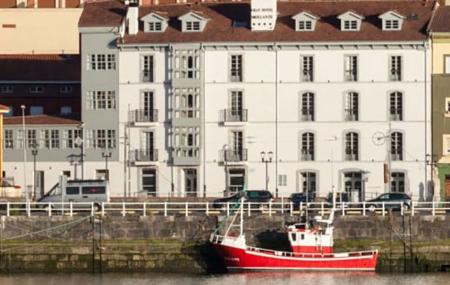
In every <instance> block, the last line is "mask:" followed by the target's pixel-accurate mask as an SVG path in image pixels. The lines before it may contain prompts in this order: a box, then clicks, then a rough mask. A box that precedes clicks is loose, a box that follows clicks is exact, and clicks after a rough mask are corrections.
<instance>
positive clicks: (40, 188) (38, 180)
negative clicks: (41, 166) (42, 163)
mask: <svg viewBox="0 0 450 285" xmlns="http://www.w3.org/2000/svg"><path fill="white" fill-rule="evenodd" d="M34 179H35V180H34V185H36V196H37V197H35V198H36V199H39V198H41V197H42V196H44V194H45V189H44V171H36V177H35V178H34Z"/></svg>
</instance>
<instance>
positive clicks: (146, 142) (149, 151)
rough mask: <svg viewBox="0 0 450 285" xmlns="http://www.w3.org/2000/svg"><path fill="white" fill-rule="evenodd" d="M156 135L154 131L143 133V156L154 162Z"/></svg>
mask: <svg viewBox="0 0 450 285" xmlns="http://www.w3.org/2000/svg"><path fill="white" fill-rule="evenodd" d="M154 149H155V133H154V132H153V131H144V132H143V133H142V149H141V151H142V155H143V156H144V157H145V158H147V159H148V160H149V161H153V160H154Z"/></svg>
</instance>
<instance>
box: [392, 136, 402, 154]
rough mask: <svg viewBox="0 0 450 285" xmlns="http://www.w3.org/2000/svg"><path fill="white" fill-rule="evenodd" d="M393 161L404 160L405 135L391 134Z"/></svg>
mask: <svg viewBox="0 0 450 285" xmlns="http://www.w3.org/2000/svg"><path fill="white" fill-rule="evenodd" d="M391 159H392V160H403V134H402V133H400V132H393V133H392V134H391Z"/></svg>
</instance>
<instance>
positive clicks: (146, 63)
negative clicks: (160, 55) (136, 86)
mask: <svg viewBox="0 0 450 285" xmlns="http://www.w3.org/2000/svg"><path fill="white" fill-rule="evenodd" d="M141 76H142V77H141V78H142V81H143V82H154V78H153V55H144V56H142V75H141Z"/></svg>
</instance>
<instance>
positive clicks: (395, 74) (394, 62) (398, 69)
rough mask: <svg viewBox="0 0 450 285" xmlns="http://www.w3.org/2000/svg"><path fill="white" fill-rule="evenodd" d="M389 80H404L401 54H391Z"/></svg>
mask: <svg viewBox="0 0 450 285" xmlns="http://www.w3.org/2000/svg"><path fill="white" fill-rule="evenodd" d="M389 80H390V81H401V80H402V57H401V56H399V55H396V56H391V57H390V60H389Z"/></svg>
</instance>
